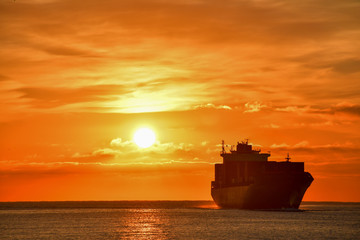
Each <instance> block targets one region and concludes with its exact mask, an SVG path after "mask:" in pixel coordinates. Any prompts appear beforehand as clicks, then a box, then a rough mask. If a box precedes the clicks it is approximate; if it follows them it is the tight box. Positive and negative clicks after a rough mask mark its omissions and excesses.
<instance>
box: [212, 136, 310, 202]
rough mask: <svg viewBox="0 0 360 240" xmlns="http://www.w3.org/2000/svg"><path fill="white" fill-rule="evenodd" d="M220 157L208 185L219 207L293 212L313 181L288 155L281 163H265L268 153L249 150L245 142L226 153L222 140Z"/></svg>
mask: <svg viewBox="0 0 360 240" xmlns="http://www.w3.org/2000/svg"><path fill="white" fill-rule="evenodd" d="M220 156H221V157H222V158H223V163H219V164H215V181H213V182H211V196H212V197H213V199H214V201H215V203H216V204H217V205H218V206H220V207H225V208H245V209H284V208H285V209H286V208H293V209H294V208H295V209H297V208H299V205H300V203H301V201H302V198H303V196H304V194H305V191H306V190H307V188H308V187H309V186H310V184H311V183H312V181H313V180H314V179H313V177H312V176H311V174H310V173H308V172H305V171H304V163H303V162H291V161H290V157H289V155H287V157H286V158H285V161H283V162H275V161H268V157H270V153H261V151H260V149H253V147H252V145H250V144H249V143H248V141H243V142H238V143H237V145H236V149H233V147H232V148H231V150H230V152H227V151H225V144H224V141H223V144H222V151H221V153H220Z"/></svg>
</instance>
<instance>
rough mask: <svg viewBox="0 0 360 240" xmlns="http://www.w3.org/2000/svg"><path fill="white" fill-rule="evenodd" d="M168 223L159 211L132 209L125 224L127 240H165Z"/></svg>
mask: <svg viewBox="0 0 360 240" xmlns="http://www.w3.org/2000/svg"><path fill="white" fill-rule="evenodd" d="M166 225H168V221H167V218H166V216H164V212H161V211H160V210H159V209H132V210H130V211H129V216H128V217H127V220H126V222H125V228H126V229H127V233H128V234H129V235H128V236H126V237H127V238H128V239H167V238H168V237H167V232H166V230H165V228H166Z"/></svg>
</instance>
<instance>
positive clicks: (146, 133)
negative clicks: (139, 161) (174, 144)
mask: <svg viewBox="0 0 360 240" xmlns="http://www.w3.org/2000/svg"><path fill="white" fill-rule="evenodd" d="M155 140H156V137H155V133H154V131H153V130H151V129H150V128H139V129H138V130H136V132H135V134H134V142H135V143H136V145H138V146H139V147H141V148H147V147H150V146H151V145H153V144H154V143H155Z"/></svg>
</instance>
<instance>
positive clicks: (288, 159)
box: [285, 153, 291, 162]
mask: <svg viewBox="0 0 360 240" xmlns="http://www.w3.org/2000/svg"><path fill="white" fill-rule="evenodd" d="M285 159H286V161H287V162H290V159H291V157H290V156H289V153H288V154H287V157H286V158H285Z"/></svg>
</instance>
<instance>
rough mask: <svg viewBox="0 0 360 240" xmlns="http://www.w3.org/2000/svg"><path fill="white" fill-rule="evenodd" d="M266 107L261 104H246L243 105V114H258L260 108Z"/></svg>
mask: <svg viewBox="0 0 360 240" xmlns="http://www.w3.org/2000/svg"><path fill="white" fill-rule="evenodd" d="M266 107H267V105H265V104H262V103H261V102H257V101H255V102H248V103H245V109H246V110H245V111H244V112H245V113H254V112H259V111H260V110H261V109H262V108H266Z"/></svg>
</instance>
